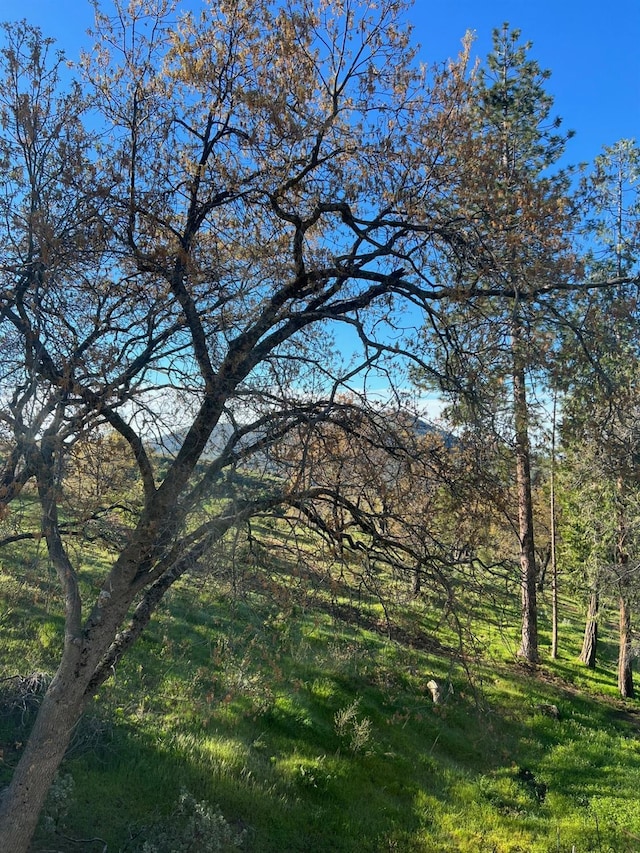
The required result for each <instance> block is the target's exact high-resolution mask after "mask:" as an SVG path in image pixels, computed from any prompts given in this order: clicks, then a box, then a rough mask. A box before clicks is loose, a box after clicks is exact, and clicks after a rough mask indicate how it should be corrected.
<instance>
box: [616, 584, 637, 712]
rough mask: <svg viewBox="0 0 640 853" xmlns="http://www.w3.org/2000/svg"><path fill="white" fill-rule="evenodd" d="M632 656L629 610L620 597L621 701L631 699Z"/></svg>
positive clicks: (619, 657) (625, 600) (619, 654)
mask: <svg viewBox="0 0 640 853" xmlns="http://www.w3.org/2000/svg"><path fill="white" fill-rule="evenodd" d="M632 663H633V656H632V650H631V608H630V607H629V602H628V601H627V599H626V597H625V596H624V595H620V650H619V653H618V690H619V691H620V695H621V696H622V698H623V699H633V698H634V695H635V691H634V689H633V670H632Z"/></svg>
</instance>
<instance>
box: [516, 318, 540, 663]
mask: <svg viewBox="0 0 640 853" xmlns="http://www.w3.org/2000/svg"><path fill="white" fill-rule="evenodd" d="M511 347H512V357H513V410H514V427H515V447H516V486H517V494H518V527H519V538H520V579H521V589H522V641H521V644H520V648H519V650H518V656H519V657H522V658H524V659H525V660H526V661H528V662H529V663H537V661H538V603H537V597H536V552H535V543H534V538H533V500H532V496H531V462H530V446H529V412H528V408H527V390H526V382H525V369H524V361H523V358H522V355H521V347H522V342H521V335H520V323H519V320H518V318H517V317H516V316H514V320H513V324H512V339H511Z"/></svg>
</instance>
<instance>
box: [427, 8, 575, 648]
mask: <svg viewBox="0 0 640 853" xmlns="http://www.w3.org/2000/svg"><path fill="white" fill-rule="evenodd" d="M530 49H531V44H530V43H525V44H521V43H520V31H519V30H515V29H514V30H512V29H510V27H509V25H508V24H504V25H503V27H502V28H501V29H497V30H495V31H494V34H493V50H492V52H491V53H490V55H489V56H488V58H487V61H486V65H485V66H484V67H483V68H482V69H481V70H480V72H479V73H478V75H477V77H476V79H475V98H474V103H475V109H474V114H473V117H472V122H471V127H470V138H469V140H468V141H467V145H468V149H467V150H466V152H465V169H464V174H463V177H462V180H461V184H460V187H459V195H458V204H459V209H460V215H461V216H462V217H464V218H465V220H466V222H467V232H466V234H467V243H466V246H465V249H466V251H465V253H464V256H461V254H460V252H458V253H457V254H456V255H455V256H452V257H451V258H450V260H451V263H452V265H453V268H454V270H455V275H456V283H457V286H458V288H459V298H458V300H456V301H455V302H454V303H452V304H450V305H448V306H446V307H443V310H442V312H441V314H440V315H439V317H438V318H437V321H432V324H431V328H430V329H428V330H426V331H425V338H426V340H427V341H429V342H430V343H431V344H432V343H433V339H434V336H435V337H436V339H437V340H438V342H439V344H440V348H439V350H438V358H437V360H436V363H435V364H433V368H432V371H433V375H438V384H439V387H440V390H441V391H443V392H444V393H445V395H446V396H447V397H448V399H449V400H450V401H451V404H452V405H451V407H450V409H449V412H448V414H449V416H450V417H451V418H452V420H453V421H454V422H455V423H457V425H458V426H461V425H464V426H465V427H466V428H467V430H468V431H469V433H470V434H472V435H474V436H476V438H479V440H480V442H481V443H482V445H483V446H484V447H485V448H486V447H490V446H494V447H496V448H503V449H504V448H505V447H509V448H510V455H511V459H512V465H513V468H512V469H511V471H512V472H513V474H512V475H511V476H512V478H513V479H514V480H515V484H516V505H517V508H518V511H517V517H516V518H514V519H513V524H514V528H515V530H516V531H517V537H518V552H519V562H520V580H521V590H522V625H521V627H522V639H521V645H520V649H519V655H520V656H521V657H523V658H524V659H525V660H527V661H529V662H535V661H536V660H537V659H538V633H537V601H536V574H537V572H536V559H535V542H534V529H533V500H532V475H531V454H532V451H531V443H530V428H531V420H532V417H533V414H532V405H531V401H530V394H531V389H532V384H533V383H536V384H538V385H539V384H540V383H541V382H543V373H544V369H545V363H546V356H547V353H548V349H549V347H550V345H551V327H550V325H549V323H548V319H549V310H548V308H549V302H550V301H551V300H552V299H553V297H552V296H550V295H549V294H550V293H551V292H552V291H553V292H555V291H556V289H557V288H558V287H562V283H563V282H565V281H567V280H569V279H570V278H571V277H572V276H573V274H574V272H575V259H574V256H573V253H572V251H571V245H570V239H569V235H570V232H571V217H572V214H571V211H570V207H569V204H568V200H567V193H568V183H569V177H568V174H567V173H566V172H565V171H563V170H559V169H556V170H554V171H552V172H549V169H550V167H552V166H554V165H555V164H557V161H558V159H559V158H560V156H561V155H562V153H563V151H564V147H565V143H566V141H567V139H568V138H569V137H570V136H571V134H570V133H569V134H561V133H560V132H559V128H560V124H561V120H560V119H559V118H552V116H551V109H552V104H553V101H552V98H551V96H550V95H549V94H548V92H547V91H546V89H545V84H546V81H547V80H548V78H549V72H547V71H542V70H541V69H540V67H539V66H538V63H537V62H535V60H533V59H531V58H530V57H529V51H530ZM469 150H472V151H473V155H472V156H469ZM498 294H500V296H499V297H498ZM505 296H506V298H505Z"/></svg>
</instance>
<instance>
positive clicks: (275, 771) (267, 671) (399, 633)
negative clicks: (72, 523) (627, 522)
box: [0, 545, 640, 853]
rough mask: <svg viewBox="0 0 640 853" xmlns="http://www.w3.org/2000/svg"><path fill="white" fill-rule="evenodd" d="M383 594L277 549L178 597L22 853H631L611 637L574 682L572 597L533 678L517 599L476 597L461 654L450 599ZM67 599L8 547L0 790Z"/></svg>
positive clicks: (638, 780)
mask: <svg viewBox="0 0 640 853" xmlns="http://www.w3.org/2000/svg"><path fill="white" fill-rule="evenodd" d="M87 556H89V555H87ZM90 557H91V560H90V561H89V565H90V566H91V565H93V566H94V567H95V569H96V570H97V569H98V568H99V563H100V559H101V557H100V554H99V553H98V552H96V553H93V554H92V555H90ZM84 582H85V583H86V584H87V585H89V586H90V585H91V583H92V570H91V569H89V570H88V571H87V575H86V577H85V578H84ZM389 587H390V589H391V592H390V594H389V598H388V599H386V600H385V601H384V602H381V601H380V600H379V599H378V598H377V597H376V596H375V595H373V594H372V592H371V587H369V589H367V588H365V586H364V585H363V583H362V575H361V574H358V572H357V571H355V570H354V573H353V574H350V573H345V574H343V576H342V577H341V578H340V581H339V583H332V584H331V583H329V581H328V576H327V575H326V574H325V573H324V571H323V570H322V567H321V566H319V567H318V568H317V571H314V569H313V568H309V566H308V565H307V566H305V567H301V566H300V565H293V564H292V565H288V564H287V563H286V561H285V562H276V561H275V560H274V559H272V558H270V556H269V554H268V553H266V554H262V555H261V558H260V560H259V561H258V560H256V559H255V555H254V556H253V557H252V556H251V555H248V554H244V555H243V556H242V558H241V559H237V560H236V561H235V563H234V564H233V565H232V564H231V563H230V562H228V561H227V559H226V557H224V556H222V557H221V558H220V559H218V560H216V561H214V564H213V565H212V568H211V573H210V574H209V575H206V574H204V575H201V576H198V577H195V578H191V579H189V580H187V581H185V582H183V584H182V585H181V586H180V587H178V588H176V589H175V590H174V591H173V592H172V593H171V594H170V596H169V598H168V599H167V600H166V601H165V603H164V604H163V606H162V610H161V611H160V613H159V614H158V617H157V619H155V621H154V622H153V625H152V626H151V628H150V630H149V631H148V633H147V634H146V635H145V637H144V639H143V640H142V641H141V642H140V643H139V645H138V647H137V648H136V649H135V651H134V653H133V654H132V655H131V656H130V657H129V658H128V659H127V660H126V661H123V663H122V665H121V666H120V668H119V669H118V671H117V672H116V673H115V674H114V677H113V678H112V679H111V680H110V682H109V683H108V684H107V685H106V687H105V688H104V689H103V690H102V692H101V694H100V696H99V697H98V698H97V699H96V701H95V705H94V707H93V708H91V709H90V711H89V712H88V714H87V715H86V717H85V719H84V721H83V722H82V724H81V726H80V727H79V729H78V731H77V732H76V735H75V737H74V741H73V745H72V748H71V750H70V753H69V755H68V757H67V759H66V761H65V763H64V767H63V769H62V772H61V774H60V777H59V780H58V782H57V783H56V786H55V789H54V790H53V792H52V795H51V796H50V799H49V803H48V806H47V809H46V814H45V815H44V817H43V820H42V822H41V827H40V831H39V835H38V839H37V843H36V845H35V847H34V850H38V851H45V850H46V851H69V853H71V851H83V853H94V851H96V853H97V851H107V853H125V851H126V853H168V851H172V853H180V851H182V850H185V851H187V850H189V851H204V853H206V851H210V850H235V849H240V850H244V851H251V853H267V851H269V853H287V851H290V853H294V851H312V853H323V851H326V853H329V851H331V853H337V851H343V853H364V851H371V852H372V853H382V851H399V853H410V851H420V853H436V851H438V852H439V853H445V851H447V853H448V851H468V853H479V851H487V853H489V851H493V852H494V853H515V851H523V853H524V851H526V853H551V851H572V850H575V851H576V853H586V851H598V852H599V853H600V851H634V850H640V799H639V798H638V791H639V790H640V741H639V740H638V736H637V735H638V724H639V722H640V716H639V717H636V714H637V707H638V706H636V705H635V704H634V703H626V704H625V705H623V704H622V703H621V702H619V701H618V700H617V699H616V692H615V653H616V649H615V643H614V642H613V640H614V634H613V631H612V630H611V628H610V627H609V630H608V631H607V626H604V636H603V642H602V644H601V649H600V651H601V654H600V659H599V666H598V668H597V669H596V671H594V672H590V671H588V670H586V669H585V668H583V667H582V666H580V665H579V664H578V663H577V661H576V658H577V655H578V652H579V648H580V641H581V630H582V624H581V620H582V615H581V613H580V612H579V611H578V610H577V609H576V608H575V607H574V606H572V604H571V602H569V601H564V602H563V611H562V613H563V622H562V624H561V642H560V645H561V657H560V659H559V660H558V661H555V662H551V661H546V660H545V661H544V662H543V664H542V665H541V666H540V667H539V668H538V669H537V670H536V671H528V670H526V669H524V668H523V667H521V666H520V665H519V664H518V663H517V662H516V660H515V657H514V650H515V648H516V636H515V633H514V632H513V631H512V630H511V626H513V625H516V624H517V615H516V614H515V613H512V612H511V611H510V610H509V608H513V607H515V606H516V605H517V596H516V590H515V589H511V588H510V587H509V586H505V587H504V589H503V592H502V593H501V598H500V602H499V603H498V600H497V599H495V600H492V601H491V602H489V601H484V603H483V601H482V599H480V598H477V599H467V600H466V604H467V605H468V607H467V611H466V612H467V614H468V620H469V621H466V619H467V617H465V621H464V625H463V626H462V627H460V630H461V631H463V633H464V636H465V654H461V653H460V646H459V642H458V640H459V634H457V633H456V631H454V630H453V629H452V623H451V620H449V619H447V618H445V616H446V608H445V606H444V602H442V601H439V600H438V599H437V598H436V597H432V596H430V594H429V591H428V590H427V591H426V592H425V593H424V594H423V595H422V597H420V598H418V599H412V598H411V597H410V596H409V595H408V588H407V589H405V584H404V583H403V582H402V581H400V580H398V579H396V581H395V582H394V583H392V582H391V581H390V580H389ZM56 590H57V587H56V583H55V578H54V576H53V574H52V572H51V569H50V567H49V565H48V563H47V560H46V557H45V554H44V550H43V549H42V547H41V548H40V549H38V548H36V547H35V546H27V547H25V546H24V545H21V546H19V547H18V546H15V549H14V551H13V552H3V554H2V575H1V577H0V626H1V632H2V633H1V635H2V644H1V645H0V678H2V681H1V682H0V693H1V698H2V711H1V714H0V745H1V748H2V762H1V765H0V771H1V772H0V784H4V783H5V782H6V781H7V780H8V778H9V776H10V773H11V768H12V767H13V766H14V764H15V762H16V760H17V758H18V756H19V754H20V750H21V745H22V743H23V742H24V740H25V738H26V736H27V733H28V730H29V726H30V724H31V721H32V719H33V714H34V710H35V708H36V706H37V697H38V691H39V690H40V689H41V688H42V686H43V685H44V684H45V683H46V680H47V678H48V677H49V675H50V674H51V673H52V672H53V670H54V668H55V664H56V656H57V652H58V647H59V643H60V631H61V626H62V621H61V616H60V601H59V599H58V594H57V591H56ZM459 594H460V601H461V602H464V600H465V590H464V586H463V585H461V587H460V590H459ZM383 604H384V607H383ZM544 608H545V601H544V596H543V600H542V610H543V614H542V616H543V618H542V626H541V627H542V629H543V642H544V629H545V627H546V625H545V613H544ZM496 614H500V615H499V617H498V616H496ZM387 617H390V620H389V619H388V618H387ZM545 651H546V649H545V648H544V646H543V655H544V654H545ZM36 673H37V674H39V675H37V676H35V675H34V674H36ZM16 675H21V676H23V677H25V676H29V675H31V676H32V677H31V678H30V679H24V678H23V679H18V678H15V677H14V676H16ZM431 679H435V680H436V681H437V682H438V684H439V685H440V687H441V692H442V699H441V702H440V703H439V704H434V702H433V701H432V698H431V694H430V691H429V689H428V687H427V683H428V682H429V681H430V680H431ZM552 706H553V707H552ZM556 709H557V715H556Z"/></svg>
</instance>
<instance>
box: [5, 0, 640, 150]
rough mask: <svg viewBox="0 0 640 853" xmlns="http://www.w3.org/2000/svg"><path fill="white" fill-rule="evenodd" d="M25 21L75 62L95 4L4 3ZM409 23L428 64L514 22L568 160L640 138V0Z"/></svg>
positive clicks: (570, 2) (498, 1) (439, 0)
mask: <svg viewBox="0 0 640 853" xmlns="http://www.w3.org/2000/svg"><path fill="white" fill-rule="evenodd" d="M187 2H188V4H189V6H190V7H193V6H194V5H196V2H194V0H185V4H186V3H187ZM24 17H26V18H27V20H29V21H30V22H31V23H34V24H37V25H38V26H40V27H41V28H42V29H43V31H44V32H45V34H46V35H51V36H53V37H54V38H55V39H56V40H57V41H58V43H59V46H60V47H63V48H64V49H65V50H66V52H67V53H68V55H69V56H70V57H73V56H74V54H76V53H77V51H78V49H79V47H80V45H81V44H83V42H84V44H86V43H87V42H86V36H85V33H86V30H87V28H88V27H89V26H90V25H91V22H92V20H93V11H92V7H91V4H90V3H89V0H0V20H5V21H7V20H17V19H20V18H24ZM409 19H410V20H411V22H412V23H413V25H414V28H415V31H414V37H415V41H417V42H419V43H420V44H421V45H422V54H421V58H422V59H423V60H424V61H426V62H435V61H441V60H444V59H446V58H447V57H449V56H455V55H456V54H457V53H458V50H459V48H460V40H461V38H462V36H463V35H464V33H465V31H466V30H468V29H469V30H473V31H475V33H476V37H477V41H476V43H475V53H476V54H477V55H479V56H481V57H484V56H485V55H486V54H487V52H488V51H489V50H490V48H491V32H492V30H493V28H494V27H499V26H501V24H502V23H503V22H505V21H508V22H509V23H510V24H511V26H512V27H517V28H519V29H521V30H522V37H523V39H524V40H527V41H532V42H533V50H532V53H531V56H532V57H533V58H535V59H537V60H538V62H539V64H540V66H541V67H542V68H548V69H549V70H551V71H552V77H551V80H550V81H549V84H548V90H549V92H550V93H551V94H552V95H553V96H554V98H555V113H556V114H558V115H560V116H562V118H563V120H564V127H565V129H567V130H568V129H571V130H575V131H576V137H575V138H574V139H573V140H572V141H571V142H570V144H569V148H568V151H567V157H566V160H567V161H568V162H574V163H575V162H583V161H586V162H590V161H592V160H593V158H594V157H595V155H596V154H598V153H599V151H600V150H601V148H602V146H603V145H611V144H612V143H614V142H616V141H617V140H618V139H622V138H635V139H640V0H609V2H608V3H607V2H604V3H603V2H601V0H450V2H447V0H415V2H414V6H413V8H412V10H411V12H410V13H409Z"/></svg>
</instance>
